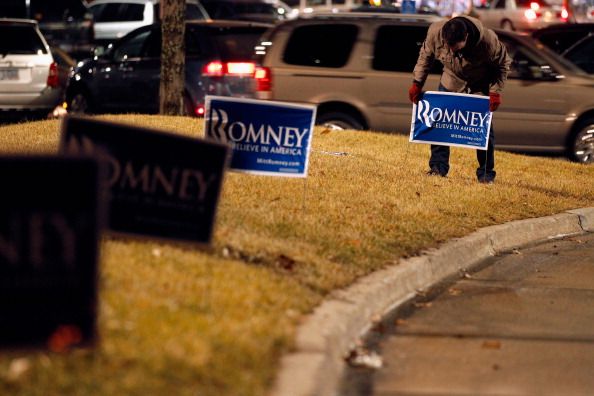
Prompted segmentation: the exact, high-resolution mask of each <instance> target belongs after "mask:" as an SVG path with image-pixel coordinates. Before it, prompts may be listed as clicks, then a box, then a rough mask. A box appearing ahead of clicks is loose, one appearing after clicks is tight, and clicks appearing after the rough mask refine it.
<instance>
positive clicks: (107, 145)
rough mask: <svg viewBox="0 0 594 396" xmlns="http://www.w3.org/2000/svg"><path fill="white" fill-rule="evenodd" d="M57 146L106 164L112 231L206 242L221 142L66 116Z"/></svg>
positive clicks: (219, 177) (221, 166)
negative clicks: (95, 157)
mask: <svg viewBox="0 0 594 396" xmlns="http://www.w3.org/2000/svg"><path fill="white" fill-rule="evenodd" d="M60 148H61V151H62V152H67V153H79V154H83V153H84V154H94V155H99V156H100V158H102V159H103V160H104V161H105V162H106V163H107V168H108V172H107V173H108V174H107V182H106V184H107V185H106V186H105V187H106V188H107V189H108V190H109V227H110V229H111V230H112V231H116V232H122V233H128V234H135V235H144V236H150V237H154V238H160V239H174V240H180V241H185V242H193V243H201V244H203V243H210V240H211V236H212V231H213V223H214V218H215V212H216V207H217V203H218V199H219V192H220V190H221V185H222V182H223V173H224V170H225V167H226V164H227V157H228V152H229V148H228V147H227V146H225V145H223V144H218V143H215V142H208V141H205V140H201V139H197V138H188V137H184V136H180V135H174V134H170V133H165V132H158V131H154V130H149V129H143V128H137V127H133V126H127V125H121V124H114V123H107V122H100V121H95V120H91V119H85V118H72V117H68V118H66V119H65V120H64V123H63V126H62V141H61V146H60Z"/></svg>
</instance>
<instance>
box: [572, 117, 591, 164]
mask: <svg viewBox="0 0 594 396" xmlns="http://www.w3.org/2000/svg"><path fill="white" fill-rule="evenodd" d="M569 149H570V152H569V156H570V157H571V159H572V160H574V161H576V162H580V163H582V164H594V118H591V119H588V120H586V121H585V122H582V123H580V124H579V125H578V127H577V128H576V129H575V133H574V134H573V135H572V139H571V141H570V145H569Z"/></svg>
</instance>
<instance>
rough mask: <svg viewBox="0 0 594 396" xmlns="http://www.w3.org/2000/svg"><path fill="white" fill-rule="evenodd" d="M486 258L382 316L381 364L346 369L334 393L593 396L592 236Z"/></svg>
mask: <svg viewBox="0 0 594 396" xmlns="http://www.w3.org/2000/svg"><path fill="white" fill-rule="evenodd" d="M490 261H491V262H490V263H489V265H488V266H487V267H485V268H484V269H482V270H480V271H478V272H476V273H473V274H471V275H468V276H466V277H465V278H463V279H462V280H459V281H457V282H455V283H448V284H444V285H443V287H442V288H441V290H440V291H439V292H438V295H437V296H434V297H428V296H419V297H417V298H416V299H415V300H416V301H414V302H413V303H412V304H410V305H409V304H406V305H409V307H407V309H406V310H405V309H402V310H401V311H402V312H401V313H400V314H396V315H395V316H393V317H391V318H390V320H389V321H386V326H385V327H384V334H379V333H377V334H378V336H379V337H380V341H379V346H378V345H375V346H374V348H373V349H374V350H376V349H378V350H380V353H381V356H382V357H383V363H384V366H383V367H382V368H381V369H379V370H376V371H374V370H361V369H347V371H346V373H345V378H347V379H349V380H348V381H346V382H345V383H343V384H342V385H343V386H342V389H341V391H340V392H339V394H340V395H341V396H369V395H376V396H397V395H423V396H432V395H435V396H438V395H460V396H462V395H468V396H487V395H518V396H520V395H522V396H528V395H534V396H545V395H563V396H578V395H583V396H586V395H591V394H592V392H593V391H594V375H593V374H594V310H593V309H592V307H593V306H594V234H593V233H589V234H585V235H579V236H574V237H568V238H565V239H563V240H556V241H551V242H547V243H544V244H540V245H537V246H535V247H530V248H526V249H521V250H514V251H513V252H511V253H507V254H503V255H500V256H498V257H496V258H495V259H494V260H490ZM388 328H390V329H389V330H388V331H385V330H386V329H388ZM357 377H359V378H357Z"/></svg>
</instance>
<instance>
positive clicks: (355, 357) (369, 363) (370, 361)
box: [346, 348, 384, 369]
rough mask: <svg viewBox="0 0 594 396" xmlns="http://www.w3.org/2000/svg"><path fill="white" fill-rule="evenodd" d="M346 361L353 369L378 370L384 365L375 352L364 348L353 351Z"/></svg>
mask: <svg viewBox="0 0 594 396" xmlns="http://www.w3.org/2000/svg"><path fill="white" fill-rule="evenodd" d="M346 360H347V362H348V363H349V364H350V365H351V366H353V367H364V368H370V369H380V368H382V366H383V364H384V362H383V359H382V357H381V356H380V355H379V354H378V353H377V352H375V351H370V350H368V349H365V348H355V349H353V350H352V351H351V352H350V353H349V355H348V356H347V359H346Z"/></svg>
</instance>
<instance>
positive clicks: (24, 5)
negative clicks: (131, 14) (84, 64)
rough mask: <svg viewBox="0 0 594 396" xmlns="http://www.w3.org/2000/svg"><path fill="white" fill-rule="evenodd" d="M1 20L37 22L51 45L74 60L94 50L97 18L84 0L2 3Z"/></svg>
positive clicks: (5, 0)
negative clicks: (94, 32)
mask: <svg viewBox="0 0 594 396" xmlns="http://www.w3.org/2000/svg"><path fill="white" fill-rule="evenodd" d="M0 17H5V18H26V19H34V20H36V21H37V23H38V26H39V30H40V31H41V33H43V36H44V37H45V39H46V40H47V42H48V44H49V45H51V46H53V47H58V48H60V49H62V50H63V51H66V52H67V53H69V54H70V55H71V56H73V57H74V58H84V57H88V56H89V55H90V54H91V51H92V48H93V44H92V43H93V16H92V15H91V14H90V13H89V12H88V10H87V7H86V6H85V4H83V2H82V0H51V1H50V0H1V2H0Z"/></svg>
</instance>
